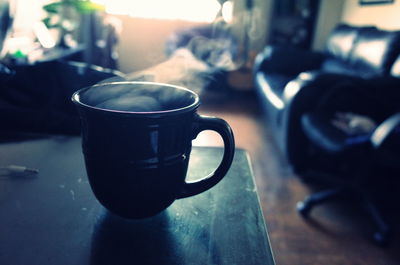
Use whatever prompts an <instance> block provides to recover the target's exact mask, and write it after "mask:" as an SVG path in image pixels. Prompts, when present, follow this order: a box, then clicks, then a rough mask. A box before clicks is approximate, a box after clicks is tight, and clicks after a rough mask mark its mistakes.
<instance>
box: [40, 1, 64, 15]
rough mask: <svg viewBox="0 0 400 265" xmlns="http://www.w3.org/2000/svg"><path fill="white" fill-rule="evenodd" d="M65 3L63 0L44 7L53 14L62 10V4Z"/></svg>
mask: <svg viewBox="0 0 400 265" xmlns="http://www.w3.org/2000/svg"><path fill="white" fill-rule="evenodd" d="M62 5H63V2H62V1H59V2H54V3H50V4H47V5H44V6H43V9H44V10H45V11H46V12H48V13H51V14H57V13H58V12H59V11H60V8H61V6H62Z"/></svg>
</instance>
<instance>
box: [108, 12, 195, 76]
mask: <svg viewBox="0 0 400 265" xmlns="http://www.w3.org/2000/svg"><path fill="white" fill-rule="evenodd" d="M116 17H117V18H119V19H121V22H122V32H121V36H120V39H119V44H118V53H119V68H120V70H121V71H122V72H124V73H131V72H135V71H140V70H143V69H146V68H149V67H151V66H154V65H156V64H159V63H161V62H163V61H165V60H166V57H165V53H164V49H165V41H166V40H167V38H168V37H169V36H170V35H171V34H172V32H174V31H176V30H177V29H179V28H183V27H190V26H194V25H200V23H193V22H187V21H178V20H158V19H145V18H135V17H130V16H116Z"/></svg>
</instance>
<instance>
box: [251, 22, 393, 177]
mask: <svg viewBox="0 0 400 265" xmlns="http://www.w3.org/2000/svg"><path fill="white" fill-rule="evenodd" d="M399 53H400V31H386V30H382V29H378V28H376V27H370V26H365V27H357V26H351V25H344V24H341V25H338V26H337V27H336V28H335V29H334V30H333V32H332V33H331V34H330V36H329V38H328V41H327V44H326V51H325V52H312V51H306V50H299V49H296V48H293V47H277V46H267V47H265V49H264V50H263V51H262V52H261V53H260V54H258V56H257V57H256V62H255V66H254V82H255V88H256V91H257V93H258V95H259V98H260V100H261V102H262V105H263V107H264V109H265V115H266V119H267V123H268V127H269V128H271V131H272V132H273V135H274V136H275V138H276V141H277V143H278V146H279V147H280V149H281V151H282V152H283V154H284V156H285V157H286V158H287V160H288V162H289V164H290V165H291V166H292V168H293V170H294V171H295V172H296V173H302V172H304V171H305V170H307V167H308V166H309V164H310V163H309V162H310V161H309V160H310V159H309V157H308V155H307V150H308V145H309V142H308V140H307V138H306V137H305V135H304V133H303V131H302V127H301V117H302V115H303V114H304V113H305V112H309V111H318V108H321V107H323V108H324V109H325V110H326V109H329V108H330V109H331V110H332V111H341V110H349V109H350V110H351V111H353V112H357V113H359V114H363V115H367V116H369V117H373V118H374V120H376V121H377V122H380V121H382V120H384V119H385V118H386V117H388V116H389V115H390V114H391V113H393V112H394V111H396V108H398V105H399V102H400V81H399V80H400V79H399V77H400V55H399Z"/></svg>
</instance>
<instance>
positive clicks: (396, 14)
mask: <svg viewBox="0 0 400 265" xmlns="http://www.w3.org/2000/svg"><path fill="white" fill-rule="evenodd" d="M342 21H343V22H345V23H349V24H353V25H375V26H377V27H379V28H382V29H389V30H399V29H400V1H399V0H396V1H395V2H394V3H392V4H381V5H364V6H361V5H359V3H358V0H346V2H345V6H344V10H343V15H342Z"/></svg>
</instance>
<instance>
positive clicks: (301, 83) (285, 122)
mask: <svg viewBox="0 0 400 265" xmlns="http://www.w3.org/2000/svg"><path fill="white" fill-rule="evenodd" d="M364 83H365V81H364V80H363V79H361V78H357V77H353V76H347V75H341V74H333V73H324V72H320V71H313V72H303V73H301V74H300V75H298V76H297V78H296V79H294V80H292V81H291V82H289V83H288V84H287V85H286V87H285V90H284V92H283V93H284V94H283V101H284V105H285V108H284V111H283V112H282V117H281V118H282V120H281V122H282V128H283V130H282V137H283V139H284V141H283V142H284V143H285V146H284V147H283V149H284V152H285V153H286V154H287V157H288V161H289V163H290V164H292V165H293V167H294V168H295V170H297V171H299V170H298V169H296V167H301V166H302V165H304V164H305V163H307V161H304V159H305V158H306V157H305V156H304V151H303V150H305V149H306V148H307V146H308V139H307V137H306V136H305V135H304V132H303V129H302V126H301V117H302V115H303V114H304V113H306V112H309V111H315V109H316V108H317V106H318V105H320V104H323V103H321V99H322V98H324V97H326V96H327V95H328V93H329V91H333V90H335V89H341V90H342V89H343V90H348V88H350V89H351V88H352V87H357V86H360V85H361V84H364Z"/></svg>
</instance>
